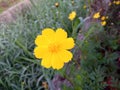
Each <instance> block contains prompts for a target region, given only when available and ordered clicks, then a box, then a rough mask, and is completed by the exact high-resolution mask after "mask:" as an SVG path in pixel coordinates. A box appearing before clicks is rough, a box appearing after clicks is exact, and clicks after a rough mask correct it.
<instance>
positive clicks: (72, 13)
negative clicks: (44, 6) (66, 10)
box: [68, 11, 76, 21]
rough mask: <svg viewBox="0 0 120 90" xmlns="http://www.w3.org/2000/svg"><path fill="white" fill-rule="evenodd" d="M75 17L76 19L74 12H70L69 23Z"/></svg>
mask: <svg viewBox="0 0 120 90" xmlns="http://www.w3.org/2000/svg"><path fill="white" fill-rule="evenodd" d="M75 17H76V12H75V11H72V12H71V13H70V14H69V17H68V19H70V20H71V21H73V20H74V18H75Z"/></svg>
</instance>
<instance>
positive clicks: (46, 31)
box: [42, 28, 55, 36]
mask: <svg viewBox="0 0 120 90" xmlns="http://www.w3.org/2000/svg"><path fill="white" fill-rule="evenodd" d="M54 33H55V31H54V30H53V29H51V28H45V29H43V30H42V35H45V36H51V35H53V34H54Z"/></svg>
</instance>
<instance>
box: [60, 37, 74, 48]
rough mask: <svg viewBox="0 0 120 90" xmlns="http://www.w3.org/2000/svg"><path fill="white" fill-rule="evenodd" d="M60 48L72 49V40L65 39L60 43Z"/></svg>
mask: <svg viewBox="0 0 120 90" xmlns="http://www.w3.org/2000/svg"><path fill="white" fill-rule="evenodd" d="M61 44H62V48H64V49H72V48H73V47H74V45H75V43H74V40H73V38H67V39H65V40H63V41H62V42H61Z"/></svg>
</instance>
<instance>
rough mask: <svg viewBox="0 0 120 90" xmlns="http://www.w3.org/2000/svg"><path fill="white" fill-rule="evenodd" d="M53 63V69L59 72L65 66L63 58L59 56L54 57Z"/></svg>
mask: <svg viewBox="0 0 120 90" xmlns="http://www.w3.org/2000/svg"><path fill="white" fill-rule="evenodd" d="M51 61H52V67H53V69H57V70H59V69H61V68H62V67H63V66H64V62H63V61H62V59H61V58H59V55H57V54H56V55H53V56H52V58H51Z"/></svg>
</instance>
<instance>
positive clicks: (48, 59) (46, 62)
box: [41, 54, 51, 68]
mask: <svg viewBox="0 0 120 90" xmlns="http://www.w3.org/2000/svg"><path fill="white" fill-rule="evenodd" d="M41 65H42V66H44V67H46V68H50V67H51V56H50V54H49V56H48V57H46V58H43V59H42V62H41Z"/></svg>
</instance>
